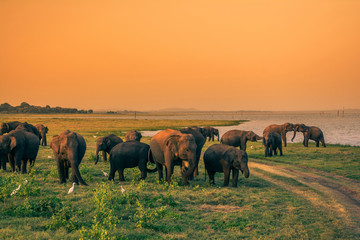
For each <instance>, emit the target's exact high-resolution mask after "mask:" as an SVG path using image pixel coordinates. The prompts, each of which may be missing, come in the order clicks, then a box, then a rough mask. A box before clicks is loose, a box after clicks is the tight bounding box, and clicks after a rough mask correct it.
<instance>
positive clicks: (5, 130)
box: [0, 121, 21, 135]
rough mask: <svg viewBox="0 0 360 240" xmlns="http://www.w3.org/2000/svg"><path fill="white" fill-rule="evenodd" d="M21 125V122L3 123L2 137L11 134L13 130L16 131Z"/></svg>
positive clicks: (0, 132)
mask: <svg viewBox="0 0 360 240" xmlns="http://www.w3.org/2000/svg"><path fill="white" fill-rule="evenodd" d="M20 124H21V122H19V121H13V122H7V123H5V122H4V123H1V128H0V135H3V134H5V133H8V132H10V131H12V130H15V128H16V127H17V126H19V125H20Z"/></svg>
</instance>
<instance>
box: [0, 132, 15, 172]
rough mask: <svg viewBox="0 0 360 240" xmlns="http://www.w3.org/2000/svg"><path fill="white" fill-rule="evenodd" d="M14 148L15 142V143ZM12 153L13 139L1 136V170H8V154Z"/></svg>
mask: <svg viewBox="0 0 360 240" xmlns="http://www.w3.org/2000/svg"><path fill="white" fill-rule="evenodd" d="M13 147H14V142H13ZM10 151H11V139H10V136H9V135H4V136H0V164H1V166H0V169H1V168H2V169H4V170H6V162H7V160H8V154H9V153H10Z"/></svg>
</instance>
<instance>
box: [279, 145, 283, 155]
mask: <svg viewBox="0 0 360 240" xmlns="http://www.w3.org/2000/svg"><path fill="white" fill-rule="evenodd" d="M279 152H280V156H282V155H283V151H282V147H281V146H280V147H279Z"/></svg>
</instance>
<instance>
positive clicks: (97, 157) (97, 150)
mask: <svg viewBox="0 0 360 240" xmlns="http://www.w3.org/2000/svg"><path fill="white" fill-rule="evenodd" d="M98 161H99V147H97V148H96V161H95V165H96V164H97V163H98Z"/></svg>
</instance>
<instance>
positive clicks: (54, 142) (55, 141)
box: [50, 135, 60, 154]
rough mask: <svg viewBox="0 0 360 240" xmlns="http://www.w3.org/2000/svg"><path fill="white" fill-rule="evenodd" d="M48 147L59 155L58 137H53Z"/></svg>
mask: <svg viewBox="0 0 360 240" xmlns="http://www.w3.org/2000/svg"><path fill="white" fill-rule="evenodd" d="M50 147H51V148H52V149H53V151H54V152H56V153H57V154H59V152H60V136H59V135H55V136H54V137H53V139H52V140H51V143H50Z"/></svg>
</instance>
